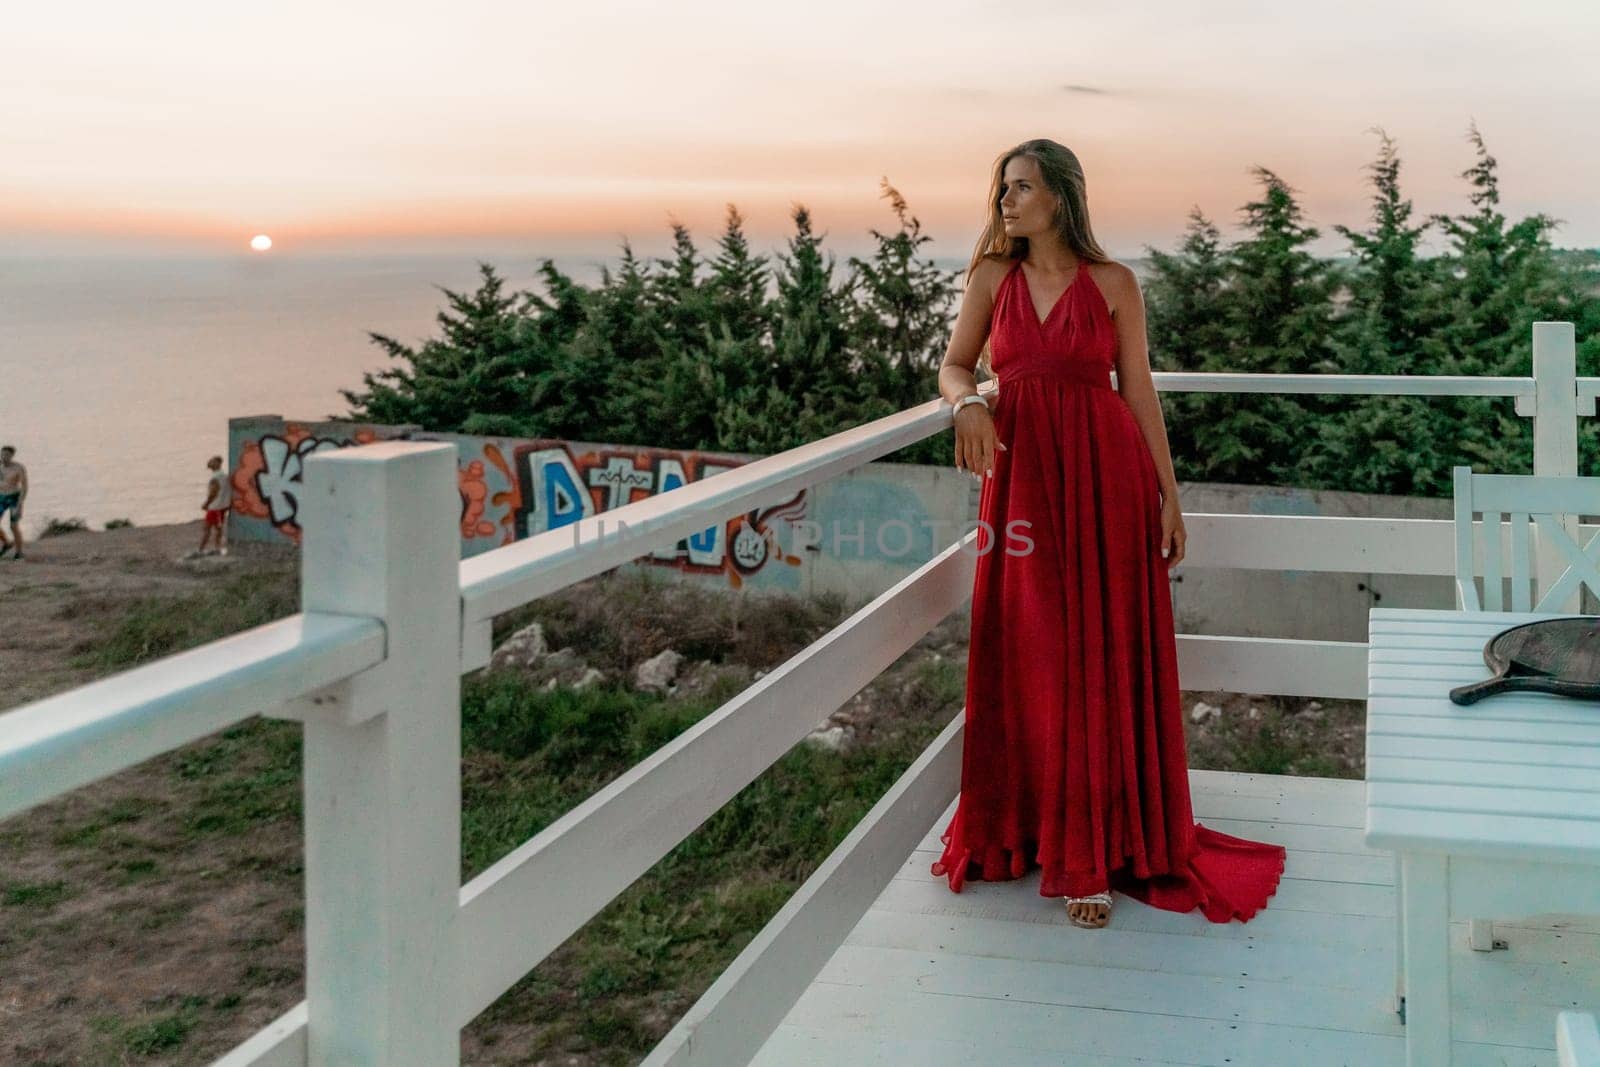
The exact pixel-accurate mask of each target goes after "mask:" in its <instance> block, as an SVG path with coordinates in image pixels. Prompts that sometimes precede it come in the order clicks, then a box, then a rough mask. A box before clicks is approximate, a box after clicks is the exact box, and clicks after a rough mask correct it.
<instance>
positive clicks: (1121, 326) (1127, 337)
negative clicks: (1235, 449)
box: [1108, 263, 1186, 568]
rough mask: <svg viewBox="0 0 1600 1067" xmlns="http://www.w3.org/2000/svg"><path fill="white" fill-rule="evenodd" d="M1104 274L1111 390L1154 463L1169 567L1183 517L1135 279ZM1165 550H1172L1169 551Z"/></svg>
mask: <svg viewBox="0 0 1600 1067" xmlns="http://www.w3.org/2000/svg"><path fill="white" fill-rule="evenodd" d="M1113 267H1114V271H1113V272H1108V273H1110V274H1111V277H1112V284H1111V285H1110V286H1109V287H1108V288H1109V289H1110V291H1111V297H1112V301H1113V308H1112V322H1113V323H1114V324H1115V325H1116V328H1117V357H1116V366H1117V391H1118V392H1119V393H1121V394H1122V399H1123V400H1124V401H1125V402H1126V403H1127V405H1128V408H1129V410H1130V411H1132V412H1133V418H1134V421H1136V422H1137V423H1138V424H1139V429H1140V430H1141V431H1142V432H1143V433H1144V440H1145V444H1146V445H1148V446H1149V448H1150V457H1151V458H1152V459H1153V460H1155V466H1156V477H1157V478H1158V479H1159V480H1160V484H1161V512H1162V552H1163V554H1164V555H1166V557H1167V566H1168V567H1169V568H1170V567H1172V566H1174V565H1175V564H1177V562H1178V561H1179V560H1181V559H1182V558H1183V547H1184V546H1183V543H1184V540H1185V537H1186V534H1185V531H1184V529H1183V513H1182V511H1181V510H1180V509H1179V505H1178V478H1177V474H1176V473H1175V472H1174V470H1173V466H1172V449H1171V447H1170V446H1169V445H1168V444H1167V424H1166V420H1165V419H1164V418H1162V415H1161V398H1160V397H1159V396H1158V395H1157V394H1156V383H1155V379H1154V378H1153V377H1152V376H1151V374H1150V343H1149V340H1148V338H1147V337H1146V334H1145V322H1144V294H1143V293H1142V292H1140V291H1139V279H1138V277H1137V276H1136V275H1135V274H1134V273H1133V271H1132V270H1130V269H1129V268H1128V267H1126V266H1124V265H1123V264H1121V263H1117V264H1114V265H1113ZM1169 545H1170V546H1171V548H1172V549H1173V550H1174V551H1171V552H1169V551H1168V547H1169Z"/></svg>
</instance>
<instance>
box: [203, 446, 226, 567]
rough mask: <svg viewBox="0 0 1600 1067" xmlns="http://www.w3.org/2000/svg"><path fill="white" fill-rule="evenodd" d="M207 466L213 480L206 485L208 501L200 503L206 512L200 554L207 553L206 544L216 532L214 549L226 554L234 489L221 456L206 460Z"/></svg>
mask: <svg viewBox="0 0 1600 1067" xmlns="http://www.w3.org/2000/svg"><path fill="white" fill-rule="evenodd" d="M206 467H207V468H208V469H209V470H210V471H211V481H210V482H209V483H208V484H207V486H206V501H205V503H204V504H202V505H200V506H201V507H202V508H203V509H204V510H205V513H206V524H205V528H204V529H203V530H202V531H201V532H200V554H201V555H205V554H206V546H207V545H209V544H210V543H211V541H212V535H213V534H215V535H216V543H217V547H216V549H215V550H214V551H216V552H218V553H220V554H222V555H224V556H226V555H227V554H228V509H229V508H230V506H231V505H232V503H233V490H232V487H231V486H230V485H229V484H228V475H227V473H226V472H224V471H223V469H222V457H221V456H212V457H211V458H210V459H209V460H207V461H206Z"/></svg>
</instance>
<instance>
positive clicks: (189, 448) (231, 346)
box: [0, 251, 1137, 533]
mask: <svg viewBox="0 0 1600 1067" xmlns="http://www.w3.org/2000/svg"><path fill="white" fill-rule="evenodd" d="M544 258H545V257H544V256H540V255H535V254H525V255H505V254H499V255H476V254H472V253H470V252H463V253H457V252H450V253H442V252H432V251H430V252H426V253H415V254H411V253H395V252H389V253H384V254H364V255H333V254H321V255H285V254H280V253H278V252H276V251H274V252H269V253H266V254H264V255H263V254H251V253H240V254H229V255H214V254H213V255H197V254H189V255H175V254H171V253H163V254H159V255H140V254H132V253H123V254H119V255H88V254H85V255H77V254H60V253H55V254H43V255H21V256H18V255H7V254H5V253H4V252H3V251H0V444H10V445H14V446H15V447H16V449H17V457H16V458H17V460H18V461H19V462H21V463H23V464H24V465H25V466H26V467H27V469H28V476H29V495H28V501H27V507H26V509H25V522H24V524H23V529H24V531H25V532H30V533H32V532H37V531H38V530H39V529H41V528H43V526H44V525H45V524H46V523H47V522H48V521H49V520H51V519H60V520H68V519H81V520H83V522H85V523H86V524H87V525H88V526H89V527H90V528H91V529H101V528H103V527H104V525H105V524H106V523H107V522H110V521H112V520H117V519H126V520H129V521H131V522H133V523H134V524H136V525H140V526H144V525H152V524H157V523H173V522H187V521H190V520H193V519H197V518H199V517H200V515H201V503H202V502H203V501H204V499H205V488H206V479H207V476H208V474H209V472H208V471H207V470H206V460H207V459H208V458H209V457H210V456H212V455H217V454H222V455H226V453H227V438H228V420H229V419H230V418H233V417H238V416H245V415H282V416H284V417H286V418H291V419H316V418H325V417H333V416H342V415H346V414H348V412H349V404H348V402H347V401H346V400H345V399H344V398H343V397H342V396H341V395H340V390H341V389H360V388H361V386H362V374H363V372H366V371H374V370H380V369H383V368H385V367H388V366H392V365H393V364H394V361H393V360H390V359H389V357H388V355H387V354H386V353H385V352H384V351H383V350H382V349H381V348H379V347H378V346H377V345H375V344H374V343H373V342H372V341H371V339H370V337H369V333H371V332H377V333H382V334H387V335H389V336H391V337H395V338H397V339H399V340H401V341H403V342H406V343H408V344H417V343H420V342H421V341H423V340H425V339H426V338H428V337H433V336H438V333H439V330H438V324H437V322H436V316H437V315H438V314H439V312H440V311H441V310H443V309H445V308H446V306H447V305H446V298H445V294H444V292H443V290H444V289H450V290H455V291H463V290H465V291H471V290H474V289H476V288H477V286H478V283H479V274H478V270H479V263H480V262H482V261H486V262H490V263H492V264H493V265H494V266H495V268H496V270H497V272H498V273H499V274H500V276H501V277H503V278H504V279H505V280H506V284H507V287H508V288H511V289H533V290H536V291H542V283H541V282H540V281H539V279H538V275H537V271H538V268H539V264H540V263H541V262H542V260H543V259H544ZM549 258H550V259H551V260H552V261H553V262H554V263H555V265H556V266H557V267H558V268H560V269H561V270H562V271H563V272H565V273H567V274H568V275H570V276H571V277H573V278H574V279H575V280H577V281H578V282H580V283H582V284H585V285H597V284H598V283H599V281H600V277H601V269H602V267H607V266H609V267H610V268H611V269H612V270H613V271H614V270H615V269H616V267H617V264H618V261H619V260H618V255H617V254H606V253H598V254H592V255H567V256H550V257H549ZM932 258H933V262H934V263H936V264H937V265H938V266H940V267H943V268H945V269H957V268H964V267H965V265H966V261H965V259H964V258H948V257H932ZM1136 269H1137V268H1136ZM847 274H848V267H847V265H846V257H845V256H844V255H842V254H841V255H839V256H838V263H837V265H836V269H835V278H836V279H840V280H842V279H843V278H844V277H846V276H847Z"/></svg>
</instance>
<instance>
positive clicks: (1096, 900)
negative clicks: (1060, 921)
mask: <svg viewBox="0 0 1600 1067" xmlns="http://www.w3.org/2000/svg"><path fill="white" fill-rule="evenodd" d="M1063 899H1065V900H1066V902H1067V921H1068V922H1070V923H1071V924H1072V925H1073V926H1081V927H1083V928H1084V929H1085V930H1103V929H1105V927H1106V924H1107V923H1109V922H1111V893H1110V892H1109V891H1107V892H1104V893H1090V894H1089V895H1088V896H1086V897H1065V898H1063ZM1074 904H1104V905H1105V907H1106V921H1105V922H1100V923H1097V922H1085V921H1083V920H1082V919H1079V918H1078V917H1077V916H1075V915H1073V914H1072V905H1074Z"/></svg>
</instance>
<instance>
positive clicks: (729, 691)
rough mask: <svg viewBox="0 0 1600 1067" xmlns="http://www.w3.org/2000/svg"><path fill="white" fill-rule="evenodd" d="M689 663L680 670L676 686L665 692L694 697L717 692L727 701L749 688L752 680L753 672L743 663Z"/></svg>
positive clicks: (700, 661) (701, 661)
mask: <svg viewBox="0 0 1600 1067" xmlns="http://www.w3.org/2000/svg"><path fill="white" fill-rule="evenodd" d="M690 662H691V665H690V666H689V667H687V668H680V670H679V672H678V680H677V684H676V685H673V686H671V687H670V688H669V689H668V690H667V691H668V692H669V693H671V694H672V695H673V696H677V697H696V696H700V695H702V694H705V693H710V692H712V691H713V690H718V691H719V695H721V696H722V698H723V699H727V698H728V697H731V696H733V695H734V694H735V693H737V692H739V691H740V690H741V689H747V688H749V686H750V683H751V681H752V680H753V679H752V673H753V672H752V671H751V669H750V668H749V667H747V666H745V665H744V664H743V663H707V662H705V661H704V660H693V661H690Z"/></svg>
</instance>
